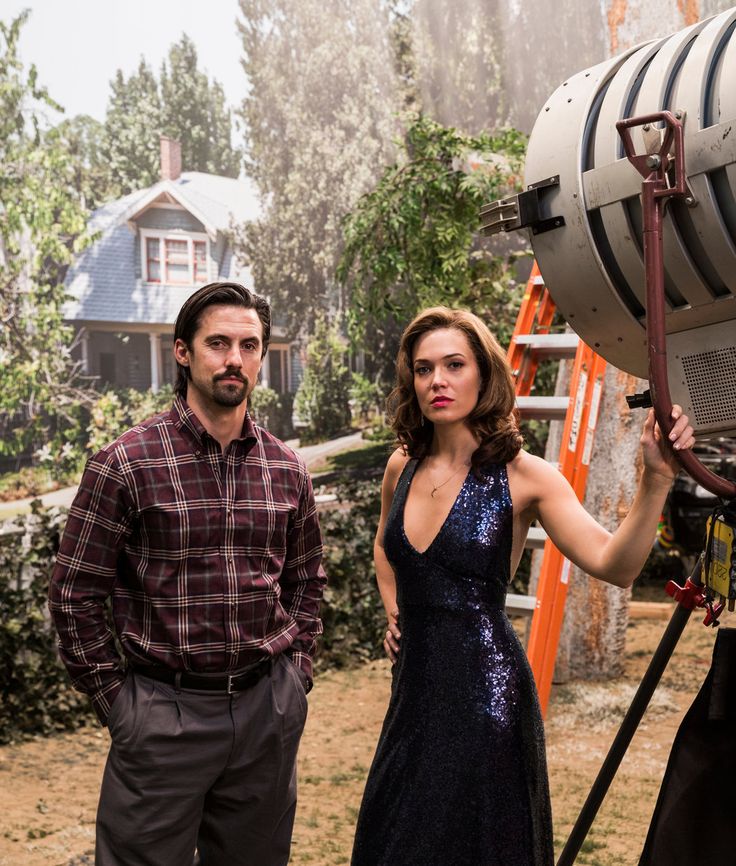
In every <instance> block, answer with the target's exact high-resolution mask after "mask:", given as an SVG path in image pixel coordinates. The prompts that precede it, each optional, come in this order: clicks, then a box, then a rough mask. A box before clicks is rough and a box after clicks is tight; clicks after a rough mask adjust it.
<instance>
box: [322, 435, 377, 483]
mask: <svg viewBox="0 0 736 866" xmlns="http://www.w3.org/2000/svg"><path fill="white" fill-rule="evenodd" d="M392 450H393V449H392V447H391V446H390V445H387V444H386V443H385V442H365V443H362V444H360V445H358V446H357V447H355V448H348V449H347V450H346V451H339V452H338V453H337V454H330V455H328V456H327V457H325V458H324V460H321V461H319V462H318V463H316V464H312V465H311V468H310V471H311V473H312V474H313V475H322V474H329V475H333V474H335V475H339V476H349V475H362V474H364V473H367V472H374V471H375V472H378V471H379V470H382V469H383V467H384V466H385V465H386V461H387V460H388V458H389V456H390V454H391V451H392Z"/></svg>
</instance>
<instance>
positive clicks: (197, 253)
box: [194, 241, 207, 283]
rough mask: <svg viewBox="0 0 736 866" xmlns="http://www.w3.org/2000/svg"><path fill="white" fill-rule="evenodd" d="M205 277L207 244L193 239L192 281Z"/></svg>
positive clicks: (201, 279) (201, 280)
mask: <svg viewBox="0 0 736 866" xmlns="http://www.w3.org/2000/svg"><path fill="white" fill-rule="evenodd" d="M206 279H207V244H206V243H205V242H204V241H194V282H195V283H200V282H204V281H205V280H206Z"/></svg>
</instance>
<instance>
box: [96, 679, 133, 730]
mask: <svg viewBox="0 0 736 866" xmlns="http://www.w3.org/2000/svg"><path fill="white" fill-rule="evenodd" d="M124 682H125V675H122V676H120V678H116V679H114V680H113V681H112V682H110V683H108V684H107V685H106V686H105V688H104V689H101V690H100V691H98V692H94V694H92V695H90V699H91V700H92V709H93V710H94V711H95V713H97V718H98V719H99V720H100V724H101V725H102V726H103V727H107V720H108V718H109V716H110V710H111V709H112V705H113V704H114V703H115V700H116V698H117V696H118V692H119V691H120V689H121V688H122V687H123V683H124Z"/></svg>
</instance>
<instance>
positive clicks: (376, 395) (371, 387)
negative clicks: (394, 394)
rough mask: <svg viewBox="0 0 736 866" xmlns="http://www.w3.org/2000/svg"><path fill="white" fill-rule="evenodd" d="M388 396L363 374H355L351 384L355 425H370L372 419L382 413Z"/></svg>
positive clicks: (351, 405) (351, 402) (351, 403)
mask: <svg viewBox="0 0 736 866" xmlns="http://www.w3.org/2000/svg"><path fill="white" fill-rule="evenodd" d="M385 397H386V395H385V394H384V393H383V390H382V388H381V387H380V385H378V384H376V383H375V382H371V381H370V380H369V379H367V378H366V377H365V376H363V375H362V374H361V373H353V375H352V382H351V384H350V408H351V410H352V413H353V423H355V424H368V423H370V421H371V419H372V418H373V417H374V416H375V415H377V414H382V413H381V406H382V405H383V403H384V401H385Z"/></svg>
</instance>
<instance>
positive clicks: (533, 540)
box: [524, 526, 547, 550]
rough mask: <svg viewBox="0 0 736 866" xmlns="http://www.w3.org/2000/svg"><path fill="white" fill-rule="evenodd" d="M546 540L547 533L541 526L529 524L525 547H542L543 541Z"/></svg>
mask: <svg viewBox="0 0 736 866" xmlns="http://www.w3.org/2000/svg"><path fill="white" fill-rule="evenodd" d="M546 540H547V533H546V532H545V531H544V529H542V527H541V526H530V527H529V532H527V534H526V544H525V545H524V547H526V548H527V549H528V550H538V549H540V548H542V547H544V542H545V541H546Z"/></svg>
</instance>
